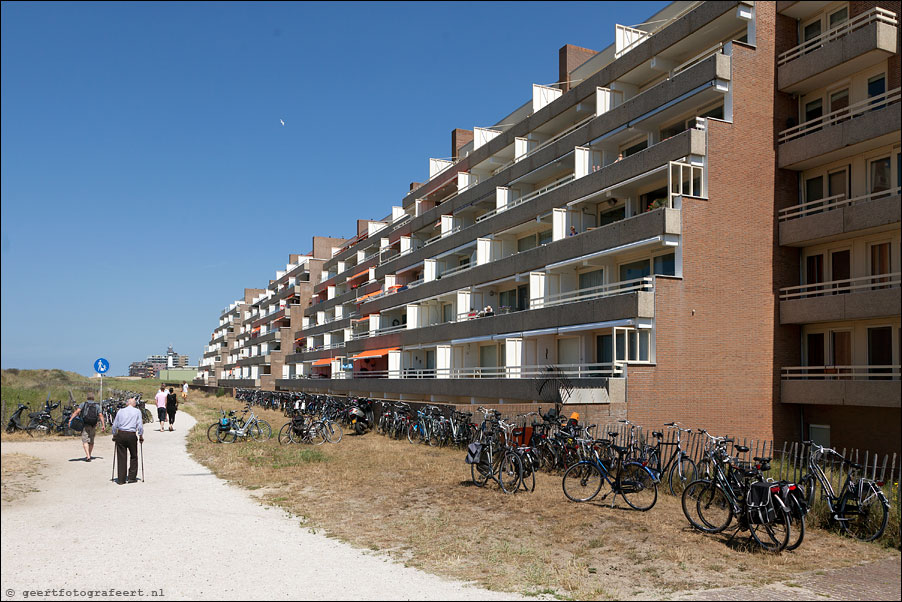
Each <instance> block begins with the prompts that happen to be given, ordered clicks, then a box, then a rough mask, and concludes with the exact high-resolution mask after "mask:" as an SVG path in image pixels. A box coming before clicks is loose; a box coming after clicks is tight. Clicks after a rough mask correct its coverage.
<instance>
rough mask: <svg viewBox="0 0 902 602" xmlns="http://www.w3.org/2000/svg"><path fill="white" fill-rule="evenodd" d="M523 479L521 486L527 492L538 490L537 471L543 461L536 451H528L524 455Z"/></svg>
mask: <svg viewBox="0 0 902 602" xmlns="http://www.w3.org/2000/svg"><path fill="white" fill-rule="evenodd" d="M521 459H522V460H523V479H522V480H521V482H520V484H521V485H522V487H523V489H524V490H525V491H535V490H536V470H538V467H539V464H540V463H541V461H540V460H539V458H538V457H537V456H536V455H535V452H534V451H528V452H526V453H524V454H523V456H522V458H521Z"/></svg>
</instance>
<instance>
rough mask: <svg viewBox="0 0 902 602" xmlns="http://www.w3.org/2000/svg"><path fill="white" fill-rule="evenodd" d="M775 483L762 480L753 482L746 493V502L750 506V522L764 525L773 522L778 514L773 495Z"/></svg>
mask: <svg viewBox="0 0 902 602" xmlns="http://www.w3.org/2000/svg"><path fill="white" fill-rule="evenodd" d="M772 485H773V483H769V482H767V481H761V482H759V483H752V484H751V485H750V486H749V492H748V494H747V495H746V504H747V505H748V508H749V522H751V523H753V524H756V525H764V524H769V523H771V522H773V520H774V518H776V516H777V511H776V509H775V507H774V500H773V498H772V497H771V486H772Z"/></svg>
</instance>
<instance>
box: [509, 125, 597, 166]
mask: <svg viewBox="0 0 902 602" xmlns="http://www.w3.org/2000/svg"><path fill="white" fill-rule="evenodd" d="M595 117H596V116H595V115H589V116H588V117H586V118H585V119H583V120H582V121H578V122H576V123H574V124H573V125H571V126H570V127H568V128H567V129H565V130H563V131H562V132H559V133H557V134H555V135H554V136H552V137H551V138H549V139H548V140H545V141H544V142H542V143H541V144H539V145H538V146H536V147H535V148H533V149H532V150H530V151H529V152H527V153H524V154H522V155H520V156H519V157H514V158H513V159H511V160H510V161H508V162H507V163H505V164H504V165H502V166H501V167H499V168H498V169H496V170H495V171H493V172H492V175H498V174H499V173H501V172H502V171H504V170H505V169H507V168H508V167H510V166H511V165H513V164H514V163H518V162H520V161H522V160H523V159H526V158H527V157H529V156H531V155H534V154H536V153H537V152H539V151H540V150H542V149H543V148H546V147H547V146H548V145H550V144H554V143H555V142H557V141H558V140H560V139H561V138H563V137H564V136H566V135H567V134H570V133H572V132H575V131H576V130H578V129H579V128H581V127H583V126H584V125H586V124H587V123H589V122H590V121H592V120H593V119H595Z"/></svg>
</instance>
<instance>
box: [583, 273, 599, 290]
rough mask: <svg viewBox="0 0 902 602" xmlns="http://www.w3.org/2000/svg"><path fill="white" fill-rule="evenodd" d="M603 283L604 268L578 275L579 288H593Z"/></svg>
mask: <svg viewBox="0 0 902 602" xmlns="http://www.w3.org/2000/svg"><path fill="white" fill-rule="evenodd" d="M603 284H604V270H594V271H591V272H585V273H583V274H580V275H579V290H585V289H587V288H595V287H597V286H601V285H603Z"/></svg>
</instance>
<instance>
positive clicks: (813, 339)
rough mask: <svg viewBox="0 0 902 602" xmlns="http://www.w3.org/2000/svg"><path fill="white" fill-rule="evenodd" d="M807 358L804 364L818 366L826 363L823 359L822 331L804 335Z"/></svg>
mask: <svg viewBox="0 0 902 602" xmlns="http://www.w3.org/2000/svg"><path fill="white" fill-rule="evenodd" d="M806 338H807V340H806V343H807V349H806V351H807V354H806V355H807V360H808V362H807V363H806V364H805V365H806V366H814V367H820V366H823V365H825V364H826V362H825V361H824V358H825V355H824V333H822V332H816V333H810V334H808V336H807V337H806Z"/></svg>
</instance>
